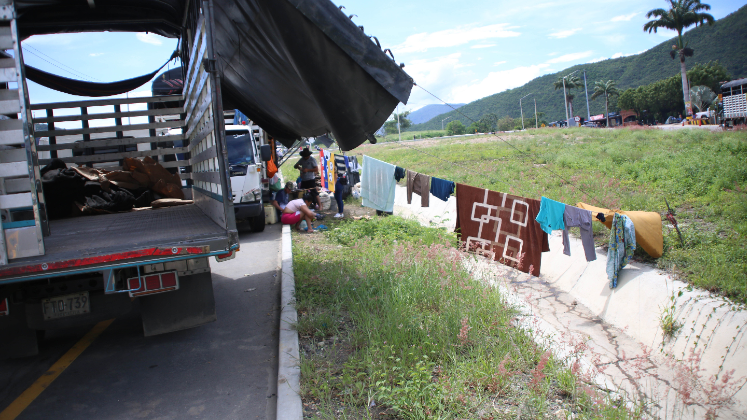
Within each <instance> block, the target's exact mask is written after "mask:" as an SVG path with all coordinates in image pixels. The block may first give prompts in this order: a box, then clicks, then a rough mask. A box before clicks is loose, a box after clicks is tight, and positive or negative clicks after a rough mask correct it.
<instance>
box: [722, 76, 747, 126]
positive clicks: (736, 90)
mask: <svg viewBox="0 0 747 420" xmlns="http://www.w3.org/2000/svg"><path fill="white" fill-rule="evenodd" d="M719 96H721V106H720V108H721V109H720V110H719V111H721V112H722V113H723V114H722V115H721V117H722V120H723V123H724V124H726V125H728V126H734V125H735V124H740V123H741V124H744V123H745V121H747V78H744V79H737V80H732V81H730V82H727V83H724V84H723V85H721V95H719Z"/></svg>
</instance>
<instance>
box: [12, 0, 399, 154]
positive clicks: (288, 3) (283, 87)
mask: <svg viewBox="0 0 747 420" xmlns="http://www.w3.org/2000/svg"><path fill="white" fill-rule="evenodd" d="M90 3H91V2H83V1H80V0H44V1H34V0H21V1H19V2H18V10H19V14H20V15H21V16H20V19H19V26H20V30H21V34H22V37H24V38H25V37H28V36H31V35H37V34H52V33H63V32H82V31H106V30H108V31H143V32H145V31H148V32H154V33H157V34H159V35H163V36H167V37H181V38H182V45H185V46H186V45H190V44H191V42H190V41H191V39H189V37H190V27H193V26H194V24H195V22H196V20H195V19H196V15H197V13H195V8H196V7H199V5H200V2H199V1H196V0H191V1H189V0H94V2H93V4H94V7H91V6H90ZM211 4H212V9H213V13H214V14H213V17H212V18H213V21H214V22H215V26H214V31H213V45H214V51H213V54H214V60H215V62H214V65H215V71H217V72H218V75H219V76H220V80H221V96H222V98H223V105H224V108H226V109H231V108H236V109H239V110H241V111H242V112H243V113H244V114H246V115H247V116H249V117H250V118H251V119H252V120H254V122H256V123H257V124H258V125H259V126H260V127H262V128H263V129H264V130H265V131H267V132H268V133H269V134H270V135H272V136H273V137H275V139H277V140H278V141H279V142H280V143H282V144H283V145H285V146H291V145H292V144H293V142H294V141H295V140H297V139H299V138H301V137H314V136H318V135H322V134H325V133H330V132H331V133H333V134H334V136H335V139H336V140H337V142H338V144H339V145H340V147H341V149H342V150H350V149H353V148H355V147H357V146H359V145H360V144H361V143H363V142H364V141H365V140H366V139H367V138H368V139H373V133H374V132H375V131H376V130H378V129H379V128H380V127H381V126H382V125H383V124H384V122H385V121H386V120H387V118H388V117H389V115H391V112H392V111H393V110H394V108H395V107H396V106H397V103H399V102H403V103H407V100H408V98H409V95H410V91H411V89H412V85H413V82H412V79H411V78H410V77H409V76H408V75H407V74H406V73H405V72H404V71H403V70H402V69H401V68H400V67H399V66H398V65H397V63H396V62H394V61H393V60H392V59H390V58H389V57H387V55H386V54H384V53H383V52H382V51H381V49H380V48H379V47H378V46H377V45H376V44H374V43H373V42H372V41H371V40H370V39H369V37H368V36H367V35H366V34H365V33H364V32H363V31H362V30H361V29H360V28H359V27H358V26H356V25H355V23H353V22H352V21H351V20H350V19H349V18H348V17H347V16H346V15H345V14H344V13H343V12H341V11H340V10H339V9H338V8H337V7H336V6H335V5H334V4H332V3H331V2H330V1H329V0H212V1H211ZM192 33H193V32H192ZM182 51H183V52H184V49H183V50H182ZM182 58H183V61H188V60H189V57H185V56H184V54H182ZM209 64H210V65H212V64H213V63H209ZM211 70H212V68H211Z"/></svg>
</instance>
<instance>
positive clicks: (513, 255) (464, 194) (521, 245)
mask: <svg viewBox="0 0 747 420" xmlns="http://www.w3.org/2000/svg"><path fill="white" fill-rule="evenodd" d="M456 193H457V195H456V201H457V217H456V229H455V231H456V232H457V233H458V234H459V237H460V240H461V241H462V242H464V246H465V248H466V249H467V250H468V251H473V252H476V253H477V254H479V255H483V256H486V257H488V258H490V259H492V260H495V261H498V262H501V263H502V264H505V265H508V266H510V267H515V268H516V269H518V270H520V271H523V272H525V273H530V274H531V275H533V276H539V275H540V264H541V263H542V253H543V252H547V251H549V250H550V245H549V242H548V239H547V233H545V232H544V231H542V229H541V228H540V225H539V223H537V222H536V221H535V218H536V217H537V214H538V213H539V210H540V201H539V200H533V199H530V198H523V197H516V196H513V195H509V194H505V193H499V192H494V191H489V190H486V189H483V188H475V187H470V186H469V185H464V184H458V186H457V191H456ZM530 269H531V271H530Z"/></svg>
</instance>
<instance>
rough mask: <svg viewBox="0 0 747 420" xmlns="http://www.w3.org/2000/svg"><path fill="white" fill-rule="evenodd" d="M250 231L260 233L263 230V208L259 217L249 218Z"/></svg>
mask: <svg viewBox="0 0 747 420" xmlns="http://www.w3.org/2000/svg"><path fill="white" fill-rule="evenodd" d="M251 224H252V231H254V232H262V231H264V230H265V209H264V208H263V209H262V211H261V212H260V213H259V215H257V216H255V217H252V218H251Z"/></svg>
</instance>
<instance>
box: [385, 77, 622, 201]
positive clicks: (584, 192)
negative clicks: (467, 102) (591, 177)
mask: <svg viewBox="0 0 747 420" xmlns="http://www.w3.org/2000/svg"><path fill="white" fill-rule="evenodd" d="M415 86H417V87H419V88H420V89H422V90H423V91H424V92H425V93H427V94H429V95H431V96H433V97H434V98H436V99H437V100H439V101H441V103H443V104H445V105H447V106H448V107H449V108H451V109H453V110H454V111H456V112H458V113H459V114H461V115H462V116H463V117H464V118H466V119H468V120H469V121H472V122H473V123H477V121H475V120H473V119H472V118H470V117H468V116H467V115H465V114H464V113H463V112H462V111H459V110H458V109H457V108H454V107H453V106H451V105H450V104H448V103H447V102H445V101H444V100H443V99H441V98H439V97H438V96H436V95H434V94H432V93H431V92H429V91H428V90H427V89H425V88H424V87H422V86H420V85H418V84H415ZM493 136H495V138H497V139H498V140H500V141H502V142H504V143H506V144H507V145H508V146H510V147H511V148H513V149H514V150H516V151H517V152H518V153H519V154H520V155H521V156H524V157H526V158H528V159H529V160H530V161H532V163H534V166H535V167H540V168H543V169H544V170H546V171H547V172H549V173H551V174H552V175H553V176H555V177H557V178H558V179H560V180H561V181H563V182H565V183H566V184H568V185H570V186H571V187H572V188H573V189H575V190H577V191H579V192H581V193H582V194H584V195H586V196H588V197H591V198H592V199H594V201H596V202H597V204H600V205H602V206H603V207H608V206H605V205H604V203H602V201H601V200H599V199H598V198H596V196H594V195H593V194H590V193H588V192H586V191H584V190H583V189H582V188H581V187H577V186H575V185H573V183H572V182H570V181H568V180H567V179H565V178H564V177H562V176H560V175H559V174H558V173H556V172H555V171H553V170H552V169H550V168H548V167H547V166H546V165H542V164H539V163H537V161H536V160H535V159H534V158H533V157H532V156H531V155H528V154H526V153H524V152H522V151H521V149H519V148H518V147H516V146H514V145H513V144H511V143H510V142H509V141H508V140H506V139H504V138H503V137H501V136H499V135H498V134H495V133H494V134H493ZM398 143H399V142H398ZM415 150H417V149H415Z"/></svg>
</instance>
